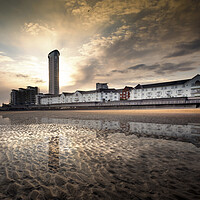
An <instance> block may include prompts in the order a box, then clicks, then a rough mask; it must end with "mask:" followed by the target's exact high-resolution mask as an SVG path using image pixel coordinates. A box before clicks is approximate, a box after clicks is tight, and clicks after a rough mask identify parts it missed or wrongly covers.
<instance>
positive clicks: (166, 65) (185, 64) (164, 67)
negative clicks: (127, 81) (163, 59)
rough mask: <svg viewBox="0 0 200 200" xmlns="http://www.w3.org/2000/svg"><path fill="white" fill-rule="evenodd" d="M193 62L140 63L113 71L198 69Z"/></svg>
mask: <svg viewBox="0 0 200 200" xmlns="http://www.w3.org/2000/svg"><path fill="white" fill-rule="evenodd" d="M193 63H194V62H183V63H179V64H174V63H164V64H154V65H145V64H138V65H135V66H132V67H129V68H127V69H124V70H112V71H111V73H128V72H130V71H134V70H141V71H143V72H145V71H152V72H154V73H156V74H165V73H175V72H184V71H191V70H194V69H196V68H195V67H192V66H191V65H192V64H193Z"/></svg>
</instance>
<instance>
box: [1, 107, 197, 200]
mask: <svg viewBox="0 0 200 200" xmlns="http://www.w3.org/2000/svg"><path fill="white" fill-rule="evenodd" d="M168 112H169V116H170V117H172V118H173V122H174V121H175V119H177V121H176V123H183V122H187V123H188V121H189V122H191V121H192V122H194V123H199V121H200V119H199V117H198V118H197V119H196V116H199V115H200V111H199V110H194V111H193V110H189V109H188V110H187V111H186V110H177V111H175V110H173V111H172V112H173V114H172V112H171V111H167V110H164V111H162V112H161V111H158V110H157V111H153V110H152V111H150V110H148V111H147V112H146V110H145V111H141V110H140V111H132V110H131V111H130V110H122V111H75V112H74V111H73V112H72V111H70V112H68V111H45V112H35V111H34V112H7V113H5V112H3V118H2V120H6V121H2V123H1V125H0V133H1V135H0V162H1V165H0V186H1V190H0V199H127V200H128V199H141V200H143V199H164V200H165V199H166V200H168V199H169V200H170V199H199V198H200V182H199V180H200V148H198V147H196V146H194V145H193V144H191V143H184V142H181V141H176V140H166V139H158V138H157V139H155V138H151V137H147V138H146V137H137V136H136V135H135V134H131V135H129V134H126V132H124V133H122V132H118V131H117V130H114V131H111V130H104V131H99V130H96V129H94V128H86V127H80V126H76V125H75V124H71V125H69V124H65V123H60V124H58V123H44V122H43V121H41V118H42V117H49V119H51V118H61V119H63V118H69V117H70V119H85V118H88V119H91V118H92V119H107V120H109V119H113V118H114V119H118V120H124V121H127V120H130V119H131V120H132V119H137V120H139V119H140V117H142V116H143V118H145V120H146V121H149V120H151V122H152V121H158V116H159V118H160V121H164V118H166V119H167V121H172V119H170V117H169V116H167V114H168ZM86 113H89V114H86ZM142 113H145V114H142ZM147 113H148V114H147ZM185 113H186V114H187V115H185ZM188 113H189V114H188ZM1 114H2V113H0V115H1ZM179 114H180V115H179ZM140 115H141V116H140ZM177 115H178V116H177ZM138 116H139V117H138ZM152 116H155V118H153V117H152ZM180 116H181V117H180ZM40 117H41V118H40ZM180 118H181V120H180ZM8 120H10V124H9V123H8ZM160 121H159V122H160ZM4 122H5V123H4ZM174 123H175V122H174Z"/></svg>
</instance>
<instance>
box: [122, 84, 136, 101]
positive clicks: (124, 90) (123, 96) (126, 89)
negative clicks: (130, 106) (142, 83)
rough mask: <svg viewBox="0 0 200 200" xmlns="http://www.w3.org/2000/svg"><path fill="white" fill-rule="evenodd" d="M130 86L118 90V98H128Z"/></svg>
mask: <svg viewBox="0 0 200 200" xmlns="http://www.w3.org/2000/svg"><path fill="white" fill-rule="evenodd" d="M132 89H133V88H132V87H128V86H126V87H125V88H124V89H123V90H122V91H121V92H120V100H130V93H131V91H132Z"/></svg>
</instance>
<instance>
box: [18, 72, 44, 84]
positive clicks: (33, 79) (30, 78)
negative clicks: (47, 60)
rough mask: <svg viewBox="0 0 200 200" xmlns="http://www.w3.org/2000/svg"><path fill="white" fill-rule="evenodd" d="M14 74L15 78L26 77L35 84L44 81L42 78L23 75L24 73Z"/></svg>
mask: <svg viewBox="0 0 200 200" xmlns="http://www.w3.org/2000/svg"><path fill="white" fill-rule="evenodd" d="M15 76H16V77H17V78H24V79H28V80H29V81H31V82H34V83H35V84H37V83H45V81H43V80H42V79H38V78H32V77H31V76H29V75H25V74H16V75H15Z"/></svg>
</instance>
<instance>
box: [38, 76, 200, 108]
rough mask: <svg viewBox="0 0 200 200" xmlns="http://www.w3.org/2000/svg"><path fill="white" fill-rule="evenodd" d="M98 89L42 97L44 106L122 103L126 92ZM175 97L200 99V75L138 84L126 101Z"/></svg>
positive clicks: (131, 90)
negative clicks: (123, 93)
mask: <svg viewBox="0 0 200 200" xmlns="http://www.w3.org/2000/svg"><path fill="white" fill-rule="evenodd" d="M125 89H126V88H125ZM125 89H124V90H122V89H119V90H116V89H97V90H90V91H79V90H77V91H76V92H74V93H65V92H63V93H62V94H61V95H45V96H40V103H41V104H42V105H49V104H61V103H81V102H108V101H120V93H121V95H122V91H126V90H125ZM173 97H200V75H196V76H195V77H193V78H192V79H186V80H179V81H171V82H163V83H155V84H148V85H140V84H138V85H137V86H136V87H135V88H133V89H130V97H129V98H128V99H126V100H141V99H159V98H173Z"/></svg>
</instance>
